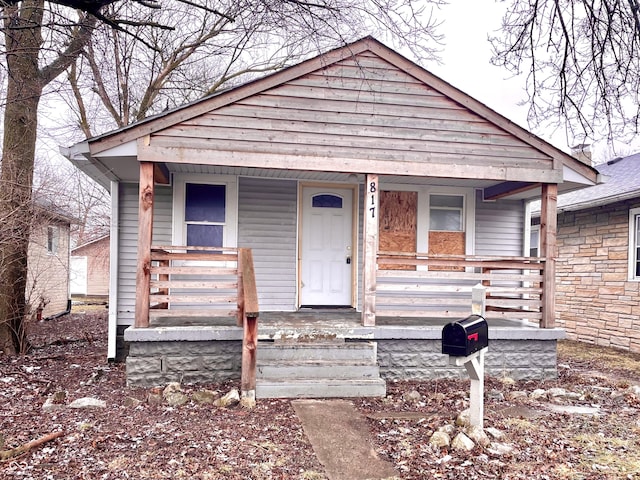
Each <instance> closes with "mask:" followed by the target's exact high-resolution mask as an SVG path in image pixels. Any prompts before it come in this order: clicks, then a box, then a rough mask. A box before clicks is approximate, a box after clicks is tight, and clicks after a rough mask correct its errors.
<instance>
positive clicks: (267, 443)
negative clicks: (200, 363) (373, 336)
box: [0, 311, 640, 480]
mask: <svg viewBox="0 0 640 480" xmlns="http://www.w3.org/2000/svg"><path fill="white" fill-rule="evenodd" d="M106 322H107V320H106V313H105V312H101V311H98V312H97V313H95V312H87V313H85V314H81V315H79V314H73V315H71V316H69V317H65V318H62V319H58V320H54V321H48V322H41V323H37V324H33V325H31V329H30V339H31V342H32V343H33V345H34V349H33V351H32V352H31V354H30V355H28V356H25V357H19V358H12V357H6V356H4V357H2V356H0V453H3V454H4V455H5V456H7V455H8V454H7V453H6V452H10V451H12V450H13V449H15V448H17V447H20V446H21V445H24V444H26V443H27V442H30V441H32V440H36V439H39V438H42V437H44V436H45V435H48V434H51V433H55V432H62V435H61V436H60V437H58V438H56V439H53V440H51V441H47V442H45V443H43V444H42V445H40V446H37V447H35V448H32V449H31V450H30V451H28V452H26V453H22V454H21V455H18V456H11V458H8V459H5V460H2V461H0V478H3V479H4V478H6V479H38V480H40V479H56V480H57V479H105V480H107V479H121V478H130V479H164V478H176V479H179V478H189V479H192V478H193V479H218V478H220V479H223V478H224V479H228V478H230V479H309V480H314V479H324V478H327V477H326V475H325V473H324V470H323V467H322V465H321V464H320V463H319V461H318V460H317V458H316V456H315V454H314V452H313V449H312V448H311V445H310V444H309V441H308V440H307V438H306V436H305V434H304V431H303V428H302V425H301V424H300V421H299V420H298V418H297V417H296V415H295V412H294V411H293V409H292V407H291V405H290V403H289V401H287V400H259V401H258V403H257V406H256V407H255V408H254V409H252V410H245V409H243V408H241V407H233V408H219V407H215V406H213V405H212V404H209V403H197V402H195V401H193V400H192V401H190V402H188V403H186V404H185V405H180V406H169V405H167V404H159V405H158V404H155V403H153V402H149V401H148V398H149V394H150V393H153V392H152V391H150V390H146V389H131V388H127V387H126V385H125V375H124V366H123V365H121V364H108V363H106V362H105V356H106V355H105V353H106V327H107V323H106ZM638 360H639V357H638V356H637V355H633V354H629V353H624V352H620V351H617V350H612V349H606V348H596V347H591V346H588V345H584V344H575V343H571V342H563V343H562V344H561V346H560V359H559V364H560V366H559V373H560V376H559V378H558V379H557V380H554V381H544V382H542V381H539V382H518V381H512V380H511V379H509V378H490V379H487V382H486V402H485V427H488V429H492V428H493V429H497V432H494V431H492V432H493V434H494V435H502V436H501V437H499V438H495V437H491V439H492V444H491V445H489V446H487V447H482V446H476V447H475V448H474V449H473V450H471V451H469V452H461V451H458V450H454V449H452V448H447V447H442V448H436V447H433V446H432V445H430V443H429V439H430V438H431V435H432V433H433V432H434V431H435V430H437V429H438V428H440V427H444V426H445V425H447V424H453V422H454V420H455V418H456V415H457V414H458V413H459V412H460V411H461V410H463V409H464V408H466V407H468V391H469V383H468V381H465V380H438V381H430V382H389V384H388V395H387V397H386V398H383V399H357V400H354V404H355V405H356V406H357V407H358V408H359V409H360V410H361V411H362V412H363V414H365V415H366V416H367V417H368V419H369V424H370V427H371V439H372V440H373V442H374V448H375V449H376V451H377V453H378V455H379V456H381V457H382V458H384V459H386V460H388V461H389V462H391V463H392V464H393V465H394V466H395V468H396V471H397V478H402V479H424V478H444V479H474V478H482V479H485V478H499V479H572V480H578V479H626V478H640V441H639V440H638V438H639V436H638V434H639V433H640V424H639V423H638V418H639V417H638V413H639V410H640V387H638V388H636V387H637V386H638V385H640V362H638ZM237 383H239V382H230V383H226V384H217V385H206V386H197V387H196V386H190V385H184V386H183V390H184V393H186V394H187V395H189V396H191V395H192V394H193V393H194V392H195V391H197V390H202V389H203V388H206V389H208V390H212V391H214V392H218V394H219V395H222V394H224V393H227V392H228V391H229V390H230V389H231V388H237V387H238V384H237ZM82 397H92V398H94V399H98V400H102V401H104V402H105V404H106V406H105V407H104V408H85V409H73V408H69V406H68V405H69V404H70V403H71V402H72V401H73V400H76V399H78V398H82ZM191 398H193V397H191ZM47 399H49V400H50V402H51V400H52V399H54V405H53V406H52V407H51V408H49V409H47V410H45V409H43V406H44V404H45V402H46V401H47ZM459 430H460V429H459V428H457V427H456V432H457V431H459ZM0 457H1V455H0Z"/></svg>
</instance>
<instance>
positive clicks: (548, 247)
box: [540, 183, 558, 328]
mask: <svg viewBox="0 0 640 480" xmlns="http://www.w3.org/2000/svg"><path fill="white" fill-rule="evenodd" d="M557 204H558V185H556V184H555V183H552V184H547V183H545V184H543V185H542V202H541V209H540V254H541V256H543V257H545V259H546V260H545V264H544V272H543V277H542V287H543V288H542V320H541V322H540V326H541V327H542V328H554V327H555V326H556V255H557V252H556V250H557V244H556V235H557V224H558V211H557Z"/></svg>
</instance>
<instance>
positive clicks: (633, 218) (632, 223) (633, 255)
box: [629, 208, 640, 280]
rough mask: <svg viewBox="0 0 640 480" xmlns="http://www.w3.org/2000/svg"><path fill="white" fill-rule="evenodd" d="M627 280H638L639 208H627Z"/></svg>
mask: <svg viewBox="0 0 640 480" xmlns="http://www.w3.org/2000/svg"><path fill="white" fill-rule="evenodd" d="M629 280H640V208H632V209H630V210H629Z"/></svg>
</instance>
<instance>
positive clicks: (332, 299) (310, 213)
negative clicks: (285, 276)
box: [300, 187, 356, 306]
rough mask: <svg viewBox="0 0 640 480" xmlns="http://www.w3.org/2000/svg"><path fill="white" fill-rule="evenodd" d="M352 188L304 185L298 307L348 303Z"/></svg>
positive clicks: (351, 246)
mask: <svg viewBox="0 0 640 480" xmlns="http://www.w3.org/2000/svg"><path fill="white" fill-rule="evenodd" d="M352 206H353V190H352V189H350V188H326V187H304V188H303V190H302V231H301V265H300V270H301V271H300V277H301V283H300V305H301V306H314V305H318V306H323V305H324V306H351V303H352V299H351V298H352V297H351V289H352V272H353V265H352V263H353V262H355V261H356V259H355V258H352V253H353V245H352V238H353V235H352V227H353V218H352V217H353V209H352Z"/></svg>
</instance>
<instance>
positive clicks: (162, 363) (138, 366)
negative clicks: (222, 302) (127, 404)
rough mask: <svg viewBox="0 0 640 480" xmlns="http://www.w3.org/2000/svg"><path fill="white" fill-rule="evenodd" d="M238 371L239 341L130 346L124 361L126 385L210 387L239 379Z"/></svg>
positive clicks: (240, 355) (240, 347)
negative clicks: (177, 383) (208, 384)
mask: <svg viewBox="0 0 640 480" xmlns="http://www.w3.org/2000/svg"><path fill="white" fill-rule="evenodd" d="M241 368H242V342H241V341H235V340H218V341H195V342H177V341H164V342H163V341H159V342H131V343H130V344H129V355H128V356H127V361H126V369H127V385H130V386H136V387H153V386H156V385H166V384H167V383H169V382H180V383H185V384H189V383H213V382H219V381H223V380H228V379H234V378H240V371H241Z"/></svg>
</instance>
